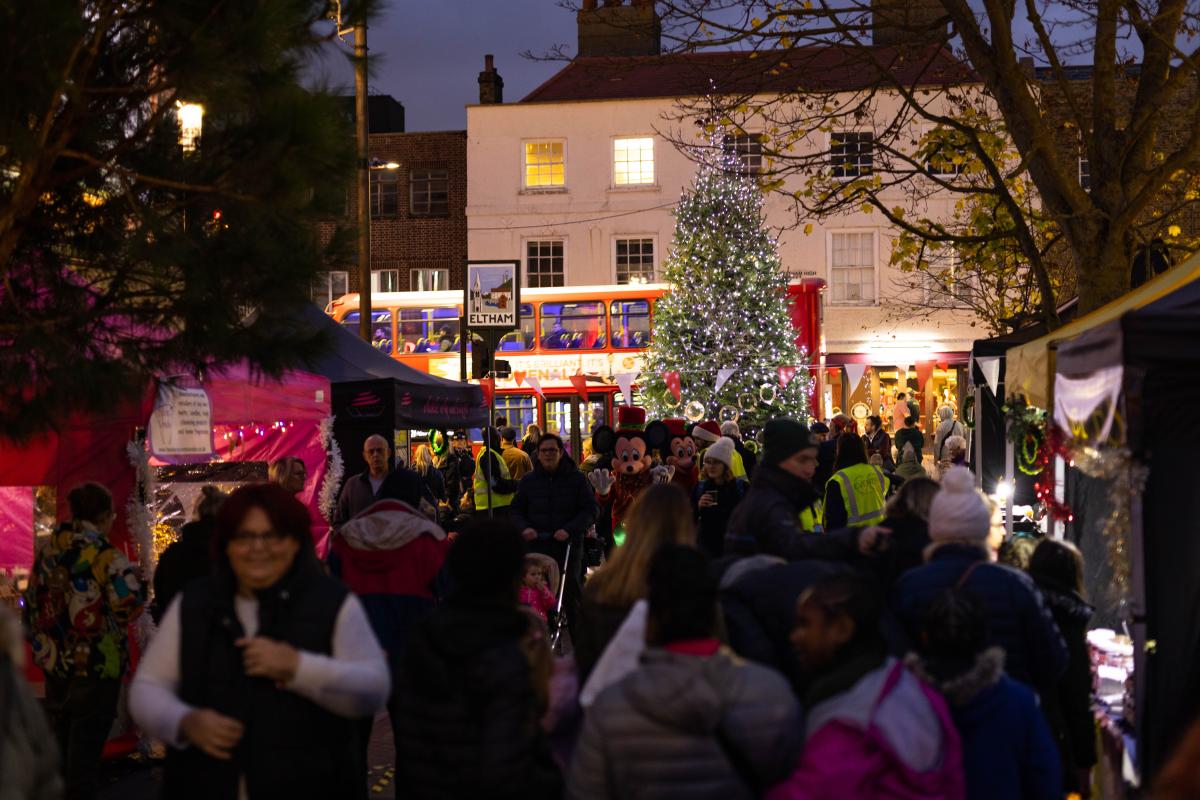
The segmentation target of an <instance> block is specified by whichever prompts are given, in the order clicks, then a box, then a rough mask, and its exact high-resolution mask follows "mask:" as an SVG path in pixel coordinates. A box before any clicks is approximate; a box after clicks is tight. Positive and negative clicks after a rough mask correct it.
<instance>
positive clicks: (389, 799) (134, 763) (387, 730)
mask: <svg viewBox="0 0 1200 800" xmlns="http://www.w3.org/2000/svg"><path fill="white" fill-rule="evenodd" d="M394 759H395V750H394V748H393V745H392V726H391V723H390V722H389V721H388V716H387V712H380V713H379V714H378V715H377V716H376V717H375V725H374V727H373V728H372V730H371V744H370V746H369V747H368V748H367V764H368V766H369V770H368V774H367V787H368V795H369V796H370V797H371V798H372V800H374V798H380V800H393V799H394V798H395V796H396V791H395V784H394V783H393V781H394V779H395V770H394V769H393V767H392V761H393V760H394ZM162 763H163V762H162V760H161V759H159V758H148V757H147V756H145V755H143V754H141V753H135V754H133V755H130V756H126V757H124V758H115V759H110V760H108V761H105V762H104V763H103V764H101V766H100V791H99V793H98V794H97V800H151V798H154V799H157V798H159V797H161V796H162V779H163V765H162Z"/></svg>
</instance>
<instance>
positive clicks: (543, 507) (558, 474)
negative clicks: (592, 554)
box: [510, 433, 597, 626]
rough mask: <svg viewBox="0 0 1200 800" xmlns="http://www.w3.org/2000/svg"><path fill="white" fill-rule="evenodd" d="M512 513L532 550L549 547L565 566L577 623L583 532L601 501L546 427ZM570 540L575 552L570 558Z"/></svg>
mask: <svg viewBox="0 0 1200 800" xmlns="http://www.w3.org/2000/svg"><path fill="white" fill-rule="evenodd" d="M510 513H511V515H512V520H513V523H515V524H516V526H517V530H519V531H521V535H522V537H524V539H525V541H526V543H527V546H528V548H529V552H531V553H545V554H546V555H548V556H550V557H552V558H553V559H554V560H556V561H557V562H558V563H559V566H560V567H562V568H563V570H564V571H565V574H566V576H567V586H566V594H565V596H564V598H563V608H564V609H565V610H566V612H567V619H568V620H569V621H570V622H571V625H572V626H574V621H575V610H576V609H577V608H578V603H579V598H580V595H581V593H582V583H583V569H582V565H583V537H584V535H585V534H586V533H587V530H588V528H590V527H591V526H592V525H593V524H595V522H596V513H597V506H596V496H595V494H594V493H593V492H592V486H591V484H590V483H588V480H587V478H586V477H585V476H584V474H583V473H582V472H580V471H579V468H578V467H576V466H575V462H574V461H572V460H571V457H570V456H569V455H567V454H566V453H565V452H564V448H563V441H562V439H560V438H559V437H558V436H557V435H555V434H553V433H543V434H542V435H541V437H540V438H539V439H538V448H537V461H535V462H534V465H533V472H531V473H529V474H528V475H526V476H525V477H524V478H522V479H521V483H520V484H518V485H517V494H516V497H514V498H513V502H512V511H511V512H510ZM568 542H570V545H571V553H570V556H571V557H570V563H565V561H566V559H565V558H564V556H565V555H566V550H567V543H568ZM551 588H552V589H556V588H557V587H551Z"/></svg>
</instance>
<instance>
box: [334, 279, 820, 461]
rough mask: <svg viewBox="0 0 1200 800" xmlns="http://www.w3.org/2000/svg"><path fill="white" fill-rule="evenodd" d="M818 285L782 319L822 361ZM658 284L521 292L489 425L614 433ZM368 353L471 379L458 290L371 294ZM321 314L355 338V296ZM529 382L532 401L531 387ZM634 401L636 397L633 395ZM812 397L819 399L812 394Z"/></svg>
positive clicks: (795, 286)
mask: <svg viewBox="0 0 1200 800" xmlns="http://www.w3.org/2000/svg"><path fill="white" fill-rule="evenodd" d="M824 285H825V284H824V281H820V280H816V279H811V278H810V279H804V280H802V281H796V282H793V283H792V284H790V285H789V286H788V302H789V310H790V313H791V317H792V322H793V325H794V326H795V327H796V341H797V344H799V345H800V346H802V347H804V348H806V350H807V352H808V353H810V354H812V356H813V361H814V362H815V361H816V360H817V358H818V357H819V354H820V352H821V341H820V292H821V289H823V288H824ZM669 288H670V287H668V286H667V285H665V284H642V285H630V286H570V287H562V288H555V289H522V290H521V327H520V330H515V331H511V332H510V333H508V334H506V335H505V336H504V337H503V339H501V341H500V345H499V347H498V348H497V350H496V358H498V359H503V360H505V361H507V362H508V363H509V367H510V369H511V375H510V376H509V377H507V378H497V379H496V416H497V417H504V418H505V419H506V420H507V422H508V424H509V425H511V426H513V427H516V428H518V429H519V430H521V431H524V428H525V426H526V425H528V424H530V423H537V424H538V425H540V426H541V427H542V429H543V430H548V431H553V432H555V433H559V434H560V435H562V436H563V438H564V440H567V441H570V438H571V433H572V431H574V430H578V431H579V432H580V434H581V435H582V436H583V437H584V438H586V437H587V436H588V432H590V431H591V429H592V428H593V427H595V426H596V425H598V424H601V423H603V424H612V420H613V408H614V406H615V405H617V404H620V403H622V402H624V400H625V398H623V397H622V396H621V391H620V389H619V388H618V387H617V385H616V383H615V382H614V380H613V376H614V375H617V374H620V373H628V372H632V373H635V374H636V373H638V372H640V371H641V370H642V368H643V366H644V363H645V358H644V356H645V351H646V349H647V348H648V347H649V346H650V339H651V337H652V335H653V332H654V305H655V303H656V302H657V301H658V299H659V298H660V297H662V295H663V293H664V292H666V291H669ZM371 299H372V305H373V306H374V309H373V311H372V312H371V325H372V330H373V336H372V344H373V345H374V346H375V347H376V348H377V349H379V350H380V351H382V352H385V353H387V354H388V355H390V356H391V357H392V358H395V359H397V360H398V361H401V362H403V363H405V364H408V365H409V366H411V367H414V368H416V369H419V370H422V371H424V372H427V373H430V374H432V375H440V376H441V377H444V378H452V379H459V378H460V377H461V376H462V375H464V374H465V375H470V374H471V369H470V348H469V347H468V352H467V353H466V354H465V357H464V354H463V353H462V352H461V350H462V346H463V337H462V330H461V328H460V325H461V318H462V301H463V295H462V292H461V291H447V292H376V293H374V294H373V295H372V298H371ZM326 311H327V312H328V313H329V314H330V315H331V316H332V317H333V318H334V319H335V320H337V321H338V322H339V323H341V324H342V325H345V326H346V327H348V328H350V329H351V330H353V331H354V332H355V333H356V334H357V333H358V330H359V308H358V295H357V294H348V295H344V296H342V297H340V298H338V299H337V300H334V301H333V302H332V303H330V304H329V306H328V307H327V309H326ZM578 374H583V375H586V376H588V392H587V394H588V397H587V404H586V406H585V407H584V409H583V411H582V413H580V412H579V411H576V412H575V413H576V414H578V417H577V418H576V419H575V420H572V409H573V408H578V407H577V406H576V403H575V398H577V397H578V393H577V391H576V389H575V387H574V386H573V384H572V383H571V380H570V379H571V376H573V375H578ZM530 377H532V378H534V379H535V380H536V381H537V382H538V383H539V384H540V386H541V389H542V394H541V395H539V394H538V393H537V392H536V391H535V390H534V388H533V387H532V386H531V385H530V384H529V382H528V378H530ZM634 395H635V396H634V401H635V402H636V401H637V396H636V395H637V391H636V388H635V390H634ZM814 396H819V394H815V395H814Z"/></svg>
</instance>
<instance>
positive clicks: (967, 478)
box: [894, 467, 1067, 698]
mask: <svg viewBox="0 0 1200 800" xmlns="http://www.w3.org/2000/svg"><path fill="white" fill-rule="evenodd" d="M991 533H992V506H991V503H990V501H989V500H988V499H987V498H986V497H985V496H984V495H983V494H982V493H981V492H979V491H978V490H977V489H976V488H975V480H974V478H973V477H972V476H971V472H970V470H968V469H966V468H965V467H955V468H954V469H952V470H950V472H948V473H947V474H946V476H945V477H944V478H943V479H942V487H941V489H940V490H939V491H938V493H937V494H936V495H935V496H934V498H933V502H932V503H931V504H930V507H929V538H930V541H931V542H932V544H931V545H930V548H929V549H928V550H927V551H926V563H925V564H924V565H922V566H920V567H917V568H915V569H911V570H909V571H908V572H906V573H904V574H903V575H901V576H900V579H899V580H898V581H897V582H896V586H895V603H894V608H895V609H896V614H897V616H899V618H900V620H901V622H903V623H904V626H905V627H906V628H907V629H908V632H909V635H910V637H912V638H913V640H914V641H915V640H916V638H917V637H918V636H919V635H920V632H921V626H922V624H923V620H924V617H925V612H926V609H928V607H929V604H930V603H932V602H933V599H934V598H935V597H937V596H938V595H939V594H941V593H942V592H944V591H945V590H947V589H950V588H959V589H966V590H968V591H970V592H973V593H975V595H976V596H978V597H979V599H980V601H982V603H983V607H984V610H985V612H986V614H987V622H988V626H987V627H988V644H989V645H994V646H997V647H1000V648H1001V649H1003V650H1004V653H1005V663H1006V665H1007V669H1008V674H1009V675H1010V676H1012V677H1013V678H1014V679H1016V680H1019V681H1022V682H1024V683H1026V684H1028V685H1029V686H1032V687H1033V688H1034V689H1035V690H1036V691H1037V692H1038V694H1039V696H1041V697H1043V698H1046V697H1048V696H1049V693H1052V692H1054V691H1055V690H1056V688H1055V687H1057V685H1058V681H1059V679H1060V678H1061V677H1062V675H1063V673H1064V672H1065V671H1066V668H1067V646H1066V644H1065V643H1064V642H1063V637H1062V635H1061V634H1060V633H1059V631H1058V626H1057V625H1056V624H1055V623H1054V618H1053V617H1052V616H1051V615H1050V612H1049V610H1047V608H1046V606H1045V603H1044V602H1043V601H1042V596H1041V594H1040V593H1039V592H1038V591H1037V587H1036V586H1035V585H1034V583H1033V579H1032V578H1030V577H1029V576H1028V575H1026V574H1025V573H1024V572H1021V571H1020V570H1017V569H1013V568H1012V567H1008V566H1004V565H1002V564H996V563H994V562H993V561H992V553H993V549H992V546H991V544H990V540H989V537H990V535H991Z"/></svg>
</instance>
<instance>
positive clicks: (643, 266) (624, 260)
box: [617, 239, 654, 284]
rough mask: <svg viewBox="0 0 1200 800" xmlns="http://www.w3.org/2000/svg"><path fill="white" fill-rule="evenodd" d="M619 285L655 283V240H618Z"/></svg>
mask: <svg viewBox="0 0 1200 800" xmlns="http://www.w3.org/2000/svg"><path fill="white" fill-rule="evenodd" d="M617 283H622V284H624V283H654V240H653V239H617Z"/></svg>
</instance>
